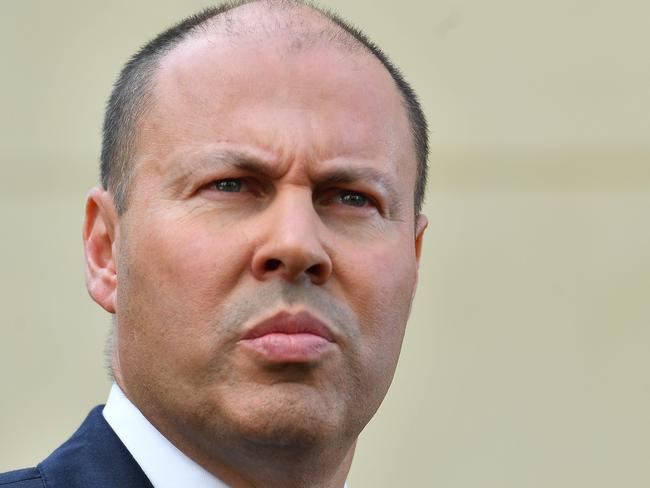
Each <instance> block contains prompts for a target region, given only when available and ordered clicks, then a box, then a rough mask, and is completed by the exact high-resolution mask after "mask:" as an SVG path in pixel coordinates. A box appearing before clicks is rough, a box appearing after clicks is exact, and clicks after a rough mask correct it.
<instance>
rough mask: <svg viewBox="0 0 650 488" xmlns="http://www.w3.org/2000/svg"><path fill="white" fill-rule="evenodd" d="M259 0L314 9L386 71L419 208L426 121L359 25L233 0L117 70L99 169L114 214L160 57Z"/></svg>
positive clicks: (295, 0) (122, 200)
mask: <svg viewBox="0 0 650 488" xmlns="http://www.w3.org/2000/svg"><path fill="white" fill-rule="evenodd" d="M258 2H263V3H267V4H282V5H288V6H296V5H305V6H307V7H309V8H311V9H313V10H315V11H317V12H319V13H320V14H322V15H323V16H325V17H326V18H327V19H329V20H330V21H331V22H333V23H334V24H335V25H337V26H339V27H340V28H342V29H343V30H344V31H345V32H347V33H348V34H349V35H350V36H351V37H352V38H353V39H354V40H356V41H357V42H358V43H359V44H361V45H362V46H364V47H365V48H366V49H367V50H368V51H369V52H370V53H371V54H373V55H374V56H375V57H376V58H377V59H378V60H379V61H380V62H381V63H382V65H383V66H384V67H385V68H386V70H388V72H389V73H390V75H391V77H392V78H393V80H394V82H395V84H396V85H397V88H398V90H399V91H400V93H401V94H402V97H403V101H404V104H405V108H406V111H407V114H408V118H409V122H410V126H411V132H412V135H413V141H414V145H415V153H416V158H417V176H416V184H415V202H414V205H415V210H416V213H419V212H420V211H421V209H422V204H423V202H424V194H425V189H426V183H427V169H428V164H427V159H428V154H429V134H428V128H427V121H426V117H425V115H424V112H423V111H422V107H421V106H420V102H419V100H418V98H417V96H416V95H415V92H414V91H413V88H411V86H410V85H409V83H408V82H407V81H406V80H405V79H404V77H403V76H402V74H401V72H400V71H399V69H398V68H397V67H396V66H395V65H394V64H393V63H392V62H391V61H390V59H388V56H386V54H384V52H383V51H382V50H381V49H380V48H379V47H378V46H377V45H376V44H375V43H374V42H372V41H371V40H370V39H369V38H368V37H367V36H366V35H365V34H364V33H363V32H362V31H361V30H359V29H358V28H356V27H354V26H352V25H351V24H350V23H349V22H347V21H345V20H344V19H342V18H341V17H340V16H339V15H338V14H336V13H334V12H332V11H329V10H324V9H322V8H320V7H317V6H315V5H313V4H311V3H307V2H303V1H300V0H234V1H228V2H225V3H222V4H220V5H218V6H215V7H211V8H207V9H205V10H203V11H202V12H200V13H198V14H196V15H193V16H191V17H187V18H186V19H184V20H182V21H180V22H179V23H177V24H176V25H174V26H172V27H170V28H169V29H167V30H165V31H164V32H162V33H160V34H159V35H158V36H156V37H155V38H154V39H152V40H151V41H149V42H148V43H147V44H145V45H144V46H143V47H142V48H141V49H140V50H139V51H138V52H137V53H136V54H135V55H134V56H133V57H131V59H129V61H128V62H127V63H126V65H125V66H124V68H123V69H122V71H121V72H120V75H119V76H118V78H117V81H116V82H115V84H114V86H113V91H112V93H111V96H110V98H109V100H108V103H107V106H106V113H105V117H104V128H103V140H102V152H101V168H100V170H101V182H102V186H103V187H104V188H105V189H107V190H108V189H110V191H111V192H112V193H113V198H114V201H115V207H116V209H117V212H118V214H120V215H121V214H122V213H123V212H124V211H126V208H127V201H128V190H129V179H130V174H131V169H132V168H131V167H132V159H133V156H134V153H135V140H136V137H137V125H138V121H139V120H141V118H142V116H143V115H144V114H146V112H147V110H148V109H149V107H150V106H151V103H152V100H151V99H152V97H151V91H152V80H153V77H154V74H155V72H156V69H157V68H158V65H159V62H160V60H161V58H162V57H163V56H164V55H165V54H166V53H168V52H169V51H171V50H172V49H173V48H174V47H176V46H177V45H178V44H180V43H181V42H182V41H183V40H185V39H187V38H188V37H190V36H191V35H192V34H193V33H194V31H195V30H196V29H197V28H199V27H201V26H202V25H203V24H205V23H206V22H208V21H209V20H210V19H213V18H215V17H217V16H219V15H221V14H224V13H225V12H228V11H229V10H232V9H234V8H236V7H239V6H242V5H245V4H248V3H258Z"/></svg>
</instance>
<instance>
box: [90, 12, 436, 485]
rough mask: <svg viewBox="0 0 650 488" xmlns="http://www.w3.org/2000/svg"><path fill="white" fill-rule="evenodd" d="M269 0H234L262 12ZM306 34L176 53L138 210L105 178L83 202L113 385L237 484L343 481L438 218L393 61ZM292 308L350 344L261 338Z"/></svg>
mask: <svg viewBox="0 0 650 488" xmlns="http://www.w3.org/2000/svg"><path fill="white" fill-rule="evenodd" d="M260 8H262V7H259V6H256V5H248V6H245V7H241V8H239V9H237V12H236V14H235V15H237V17H238V18H239V19H240V20H241V21H242V22H249V23H251V24H253V23H254V24H256V25H257V24H259V22H262V20H260V19H261V17H260V10H259V9H260ZM265 15H266V17H265V18H271V19H275V20H277V18H279V17H282V16H283V15H289V14H287V13H282V12H273V13H268V12H266V13H265ZM293 15H294V16H295V12H294V13H293ZM303 15H304V18H303V20H304V25H303V28H307V29H309V28H313V29H322V28H323V25H325V21H324V20H322V19H321V18H319V17H317V16H315V15H313V14H311V13H310V12H307V11H306V12H304V13H303ZM304 26H306V27H304ZM292 46H293V47H294V48H295V46H296V43H295V39H290V38H286V37H283V36H272V37H271V38H269V37H265V38H262V37H259V38H258V37H256V36H255V35H254V34H253V35H249V37H248V38H247V40H246V42H241V40H240V39H239V40H237V42H234V41H233V39H232V38H229V37H227V36H225V35H222V34H220V32H219V30H218V29H216V28H215V29H212V30H211V31H209V32H206V33H204V34H202V35H200V36H196V37H193V38H191V39H188V40H186V41H184V42H183V43H182V44H180V45H179V46H178V47H176V48H175V49H174V50H172V51H171V52H170V53H169V54H168V55H166V57H165V58H164V59H163V61H162V63H161V66H160V69H159V71H158V73H157V75H156V78H155V88H154V103H153V106H152V109H151V110H150V112H149V113H148V114H147V115H146V117H144V119H143V120H142V121H141V126H140V129H139V134H138V141H137V157H136V161H135V165H134V173H133V178H132V180H131V183H130V184H131V185H132V187H131V192H130V199H129V204H128V208H127V210H126V212H125V213H123V214H122V215H121V216H118V215H117V213H116V211H115V207H114V205H113V199H112V195H111V193H110V191H105V190H103V189H101V188H95V189H93V190H91V192H90V194H89V196H88V200H87V205H86V220H85V224H84V232H83V236H84V242H85V251H86V260H87V286H88V290H89V293H90V295H91V296H92V298H93V299H94V300H95V301H96V302H97V303H99V304H100V305H101V306H102V307H103V308H105V309H106V310H107V311H108V312H110V313H112V314H115V316H116V321H115V330H114V347H113V358H112V363H113V364H112V366H113V371H114V375H115V378H116V381H117V382H118V384H119V385H120V387H121V388H122V390H123V391H124V392H125V394H126V395H127V397H128V398H129V399H130V400H131V401H132V402H133V403H134V404H135V405H136V406H138V408H139V409H140V410H141V411H142V413H143V414H144V415H145V417H147V419H149V421H150V422H151V423H152V424H153V425H154V426H155V427H156V428H157V429H158V430H159V431H160V432H162V433H163V435H165V436H166V437H167V438H168V439H169V440H170V441H171V442H172V443H174V444H175V445H176V446H177V447H178V448H179V449H180V450H181V451H183V452H185V453H186V454H187V455H188V456H190V457H191V458H192V459H194V460H196V461H197V462H198V463H199V464H201V465H202V466H204V467H205V468H206V469H208V470H209V471H210V472H212V473H213V474H215V475H216V476H217V477H219V478H220V479H222V480H224V481H225V482H226V483H228V484H229V485H231V486H233V487H248V486H264V487H271V488H272V487H276V486H277V487H301V486H309V487H319V486H322V487H337V488H340V487H341V486H343V483H344V481H345V478H346V476H347V473H348V471H349V468H350V463H351V461H352V455H353V452H354V447H355V443H356V439H357V437H358V435H359V433H360V432H361V430H362V429H363V427H364V426H365V425H366V424H367V422H368V421H369V420H370V418H371V417H372V415H373V414H374V413H375V411H376V410H377V408H378V407H379V404H380V403H381V401H382V399H383V398H384V396H385V394H386V391H387V390H388V387H389V385H390V382H391V380H392V377H393V374H394V371H395V367H396V364H397V359H398V356H399V351H400V348H401V343H402V339H403V334H404V329H405V325H406V321H407V318H408V315H409V312H410V306H411V302H412V299H413V294H414V292H415V287H416V283H417V274H418V264H419V258H420V249H421V245H422V236H423V232H424V229H425V228H426V218H425V217H424V216H422V215H418V216H415V214H414V208H413V200H414V198H413V194H414V188H415V175H416V162H415V161H416V159H415V151H414V147H413V141H412V136H411V132H410V128H409V124H408V120H407V116H406V112H405V109H404V107H403V104H402V100H401V97H400V94H399V92H398V91H397V89H396V88H395V86H394V83H393V82H392V80H391V78H390V76H389V74H388V73H387V72H386V71H385V69H384V68H383V67H382V66H381V64H380V63H379V61H377V60H376V59H375V58H373V57H372V56H371V55H370V54H367V53H365V52H363V51H359V50H353V51H350V50H349V49H347V50H346V49H344V48H342V47H341V46H338V45H333V44H332V43H310V44H309V46H307V47H304V48H302V47H301V48H300V49H291V47H292ZM233 59H236V60H237V62H236V63H233V62H232V60H233ZM226 190H233V191H226ZM279 311H288V312H290V313H297V312H300V311H309V312H310V313H312V314H313V315H315V316H316V317H318V318H319V319H320V320H322V321H323V322H324V323H326V324H327V325H328V326H329V327H330V328H331V330H332V331H333V332H334V334H335V336H336V344H335V347H333V348H332V349H331V350H328V352H327V353H326V354H324V355H322V357H320V358H319V360H318V361H315V362H314V363H310V364H298V365H296V364H281V365H277V364H270V363H268V362H266V361H264V360H263V359H261V358H259V357H258V356H256V355H254V354H251V353H250V351H247V350H245V348H243V347H242V346H241V343H240V342H239V341H240V340H241V339H242V337H243V335H244V334H245V331H246V330H247V329H248V328H250V327H251V326H252V325H253V324H255V323H256V322H258V321H259V320H261V319H264V318H268V317H270V316H272V315H274V314H275V313H277V312H279Z"/></svg>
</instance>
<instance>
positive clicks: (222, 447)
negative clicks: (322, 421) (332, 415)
mask: <svg viewBox="0 0 650 488" xmlns="http://www.w3.org/2000/svg"><path fill="white" fill-rule="evenodd" d="M177 447H179V449H181V450H182V451H184V452H185V454H187V455H188V456H189V457H190V458H192V459H194V460H195V461H196V462H197V463H199V464H201V465H202V466H203V467H204V468H205V469H207V470H208V471H210V472H211V473H212V474H214V475H215V476H216V477H217V478H219V479H221V480H223V481H224V482H225V483H226V484H228V485H229V486H230V487H231V488H258V487H264V488H308V487H309V488H343V486H344V485H345V480H346V478H347V476H348V473H349V471H350V467H351V465H352V458H353V456H354V450H355V447H356V440H355V441H353V442H352V443H351V444H349V445H347V446H346V447H341V446H340V445H338V444H337V443H333V445H332V446H327V447H325V448H318V447H313V446H312V447H306V446H299V447H291V446H269V445H262V446H260V445H254V444H253V443H246V444H245V445H241V444H240V445H238V446H233V445H232V443H224V444H221V442H219V448H218V449H214V447H213V448H212V449H209V450H199V449H197V448H195V447H194V448H193V447H190V448H187V449H184V447H187V446H182V445H180V446H179V445H177Z"/></svg>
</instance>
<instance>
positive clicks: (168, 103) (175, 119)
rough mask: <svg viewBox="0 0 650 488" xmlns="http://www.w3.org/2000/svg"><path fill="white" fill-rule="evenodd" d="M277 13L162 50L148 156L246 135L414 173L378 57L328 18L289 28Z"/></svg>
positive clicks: (270, 147)
mask: <svg viewBox="0 0 650 488" xmlns="http://www.w3.org/2000/svg"><path fill="white" fill-rule="evenodd" d="M273 15H277V14H273ZM273 15H271V17H270V20H269V19H268V18H267V17H260V15H259V12H257V13H256V16H253V18H252V19H248V22H249V23H248V24H246V23H244V24H242V23H241V22H239V24H238V23H234V24H233V23H230V24H228V25H229V27H228V29H229V30H228V29H225V28H223V26H219V25H213V26H207V27H205V29H203V30H201V31H200V32H199V33H198V34H196V35H193V36H192V37H191V38H188V39H186V40H185V41H183V42H182V43H181V44H179V45H178V46H176V47H175V48H174V49H173V50H172V51H171V52H169V53H168V54H167V55H165V57H164V58H163V59H162V60H161V62H160V65H159V68H158V69H157V71H156V73H155V77H154V90H153V102H152V109H151V112H150V113H149V114H148V116H147V117H146V118H145V120H144V123H143V127H142V128H141V135H142V137H140V139H141V143H140V144H139V146H140V149H142V150H143V152H144V154H145V155H148V156H151V158H150V159H153V160H155V161H161V160H164V159H165V157H164V156H165V153H166V152H167V153H168V152H170V151H177V150H179V147H181V146H187V145H191V146H199V145H201V144H215V143H219V142H228V143H239V142H246V143H249V144H253V145H255V146H257V147H260V148H262V149H264V150H267V151H269V152H272V153H275V154H278V156H279V157H280V158H283V157H286V158H289V157H298V156H300V157H305V158H308V159H313V160H324V159H329V158H336V157H345V156H354V157H362V158H365V159H376V160H382V161H383V162H385V163H388V162H389V161H391V162H393V163H394V164H395V169H397V170H400V169H403V168H401V167H402V166H403V165H404V164H406V165H407V166H413V168H412V169H413V171H414V169H415V168H414V165H415V162H414V161H415V156H414V152H413V148H412V140H411V139H412V138H411V135H410V127H409V123H408V119H407V115H406V110H405V108H404V105H403V102H402V97H401V94H400V93H399V91H398V90H397V88H396V86H395V84H394V81H393V80H392V78H391V77H390V74H389V73H388V72H387V71H386V69H385V68H384V67H383V65H382V64H381V63H380V62H379V60H378V59H376V58H375V57H374V56H372V55H371V54H370V53H369V52H367V51H366V50H365V48H364V47H362V46H361V45H358V44H350V42H352V41H350V39H346V40H345V41H343V40H342V38H341V37H336V36H341V35H343V34H342V31H341V32H339V33H336V35H333V31H332V29H333V28H337V27H334V26H331V25H324V23H323V21H322V19H320V20H318V22H319V24H318V25H316V24H315V23H314V22H316V21H315V20H314V19H313V18H308V19H307V20H306V21H305V22H302V23H299V24H297V25H298V27H295V26H290V27H289V28H287V29H285V30H284V31H283V30H278V29H277V26H278V25H282V24H281V23H280V24H279V23H278V19H277V18H274V17H273ZM310 15H312V14H310ZM314 15H315V14H314ZM221 22H223V21H221ZM251 22H252V23H251ZM269 22H270V23H271V27H268V25H267V24H269ZM233 25H234V26H233ZM287 25H288V24H285V27H286V26H287ZM337 29H338V28H337ZM345 35H347V34H345ZM354 42H356V41H354ZM153 153H155V154H153ZM409 163H410V164H409Z"/></svg>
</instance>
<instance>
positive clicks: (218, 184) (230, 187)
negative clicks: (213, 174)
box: [213, 179, 242, 193]
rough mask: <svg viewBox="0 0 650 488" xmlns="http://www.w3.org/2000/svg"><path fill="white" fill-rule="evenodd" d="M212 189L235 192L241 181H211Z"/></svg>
mask: <svg viewBox="0 0 650 488" xmlns="http://www.w3.org/2000/svg"><path fill="white" fill-rule="evenodd" d="M213 185H214V189H215V190H217V191H222V192H227V193H236V192H240V191H241V189H242V181H241V180H239V179H227V180H219V181H215V182H214V183H213Z"/></svg>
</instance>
